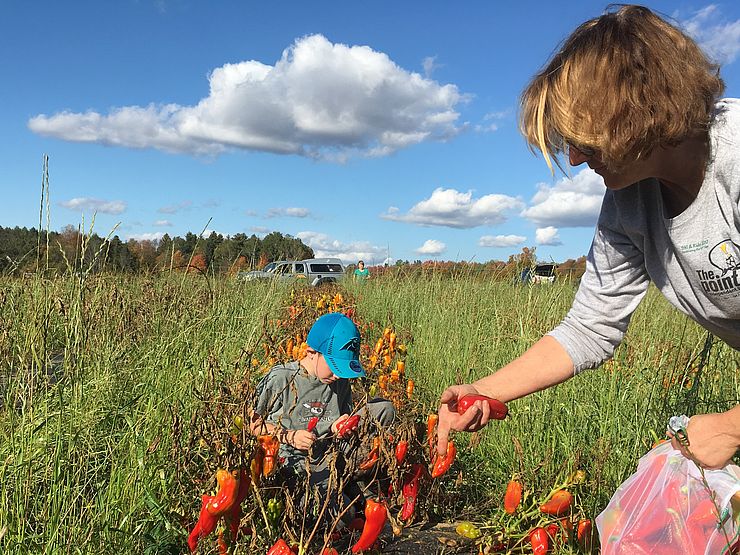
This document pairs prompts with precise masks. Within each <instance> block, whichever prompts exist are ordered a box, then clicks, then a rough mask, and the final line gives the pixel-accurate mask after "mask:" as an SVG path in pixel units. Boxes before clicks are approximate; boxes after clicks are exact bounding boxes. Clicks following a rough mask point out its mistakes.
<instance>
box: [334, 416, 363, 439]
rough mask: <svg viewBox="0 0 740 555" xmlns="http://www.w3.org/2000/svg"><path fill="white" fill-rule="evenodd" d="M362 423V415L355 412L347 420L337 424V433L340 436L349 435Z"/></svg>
mask: <svg viewBox="0 0 740 555" xmlns="http://www.w3.org/2000/svg"><path fill="white" fill-rule="evenodd" d="M359 425H360V415H359V414H353V415H352V416H350V417H349V418H347V419H346V420H344V421H343V422H342V423H341V424H339V426H337V435H338V436H339V437H342V438H343V437H347V436H348V435H349V434H351V433H352V432H354V431H355V430H356V429H357V427H358V426H359Z"/></svg>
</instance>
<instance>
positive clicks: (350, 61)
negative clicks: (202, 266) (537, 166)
mask: <svg viewBox="0 0 740 555" xmlns="http://www.w3.org/2000/svg"><path fill="white" fill-rule="evenodd" d="M209 84H210V92H209V95H208V96H207V97H206V98H203V99H202V100H201V101H200V102H198V104H196V105H195V106H180V105H177V104H153V103H152V104H149V105H148V106H124V107H120V108H115V109H113V110H111V111H110V112H109V113H108V114H101V113H98V112H95V111H89V112H85V113H73V112H61V113H57V114H54V115H45V114H40V115H37V116H36V117H33V118H31V119H30V120H29V122H28V126H29V128H30V129H31V130H32V131H33V132H35V133H38V134H40V135H46V136H51V137H56V138H59V139H64V140H67V141H75V142H89V143H100V144H105V145H113V146H123V147H130V148H157V149H160V150H164V151H168V152H177V153H191V154H210V155H213V154H218V153H220V152H223V151H225V150H227V149H232V148H237V149H245V150H258V151H267V152H273V153H282V154H299V155H303V156H309V157H313V158H321V159H329V160H344V159H346V158H348V157H350V156H355V155H361V156H383V155H386V154H390V153H392V152H395V151H397V150H399V149H401V148H404V147H407V146H410V145H413V144H416V143H420V142H422V141H425V140H432V139H439V140H444V139H448V138H450V137H452V136H454V135H455V134H457V133H459V132H460V131H461V129H462V127H458V125H457V120H458V118H459V113H458V112H457V111H456V106H457V105H458V104H460V103H462V102H465V101H466V100H467V99H468V97H467V96H466V95H463V94H461V93H460V92H459V90H458V88H457V87H456V86H455V85H451V84H447V85H441V84H439V83H437V82H436V81H433V80H431V79H428V78H425V77H423V76H421V75H420V74H418V73H415V72H409V71H406V70H404V69H403V68H401V67H399V66H398V65H396V64H395V63H394V62H393V60H391V59H390V58H389V57H388V56H387V55H386V54H384V53H382V52H377V51H375V50H373V49H372V48H370V47H368V46H347V45H344V44H333V43H331V42H329V41H328V40H327V39H326V38H325V37H323V36H322V35H311V36H305V37H301V38H299V39H297V40H296V41H295V43H294V44H293V45H291V46H290V47H289V48H287V49H286V50H285V51H284V52H283V54H282V57H281V58H280V60H278V61H277V62H276V63H275V65H274V66H270V65H266V64H263V63H261V62H258V61H256V60H248V61H243V62H238V63H234V64H225V65H223V66H221V67H218V68H216V69H214V70H213V71H212V72H211V74H210V76H209Z"/></svg>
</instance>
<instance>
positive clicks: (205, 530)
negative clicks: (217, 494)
mask: <svg viewBox="0 0 740 555" xmlns="http://www.w3.org/2000/svg"><path fill="white" fill-rule="evenodd" d="M212 500H213V496H212V495H204V496H203V497H202V498H201V506H200V516H199V517H198V522H196V523H195V526H194V527H193V529H192V531H191V532H190V535H189V536H188V547H189V548H190V551H195V549H196V548H197V547H198V541H199V540H200V539H201V538H205V537H206V536H207V535H208V534H210V533H211V532H213V531H214V530H215V529H216V524H218V517H217V516H213V515H212V514H211V513H210V512H209V511H208V504H209V503H210V502H211V501H212Z"/></svg>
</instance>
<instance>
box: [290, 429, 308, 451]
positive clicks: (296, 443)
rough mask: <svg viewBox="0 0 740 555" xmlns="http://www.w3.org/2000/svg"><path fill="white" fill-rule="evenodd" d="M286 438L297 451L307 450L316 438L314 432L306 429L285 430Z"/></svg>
mask: <svg viewBox="0 0 740 555" xmlns="http://www.w3.org/2000/svg"><path fill="white" fill-rule="evenodd" d="M285 435H286V440H287V442H288V445H292V446H293V447H295V448H296V449H298V450H299V451H308V450H309V449H310V448H311V445H313V442H314V441H315V440H316V434H315V433H314V432H309V431H308V430H287V431H286V434H285Z"/></svg>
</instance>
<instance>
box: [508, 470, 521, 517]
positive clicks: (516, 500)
mask: <svg viewBox="0 0 740 555" xmlns="http://www.w3.org/2000/svg"><path fill="white" fill-rule="evenodd" d="M521 502H522V484H521V483H520V482H519V481H518V480H516V479H514V478H512V479H511V480H509V484H508V485H507V486H506V493H505V494H504V511H506V512H507V513H508V514H510V515H513V514H514V513H515V512H516V510H517V508H518V507H519V504H520V503H521Z"/></svg>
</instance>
